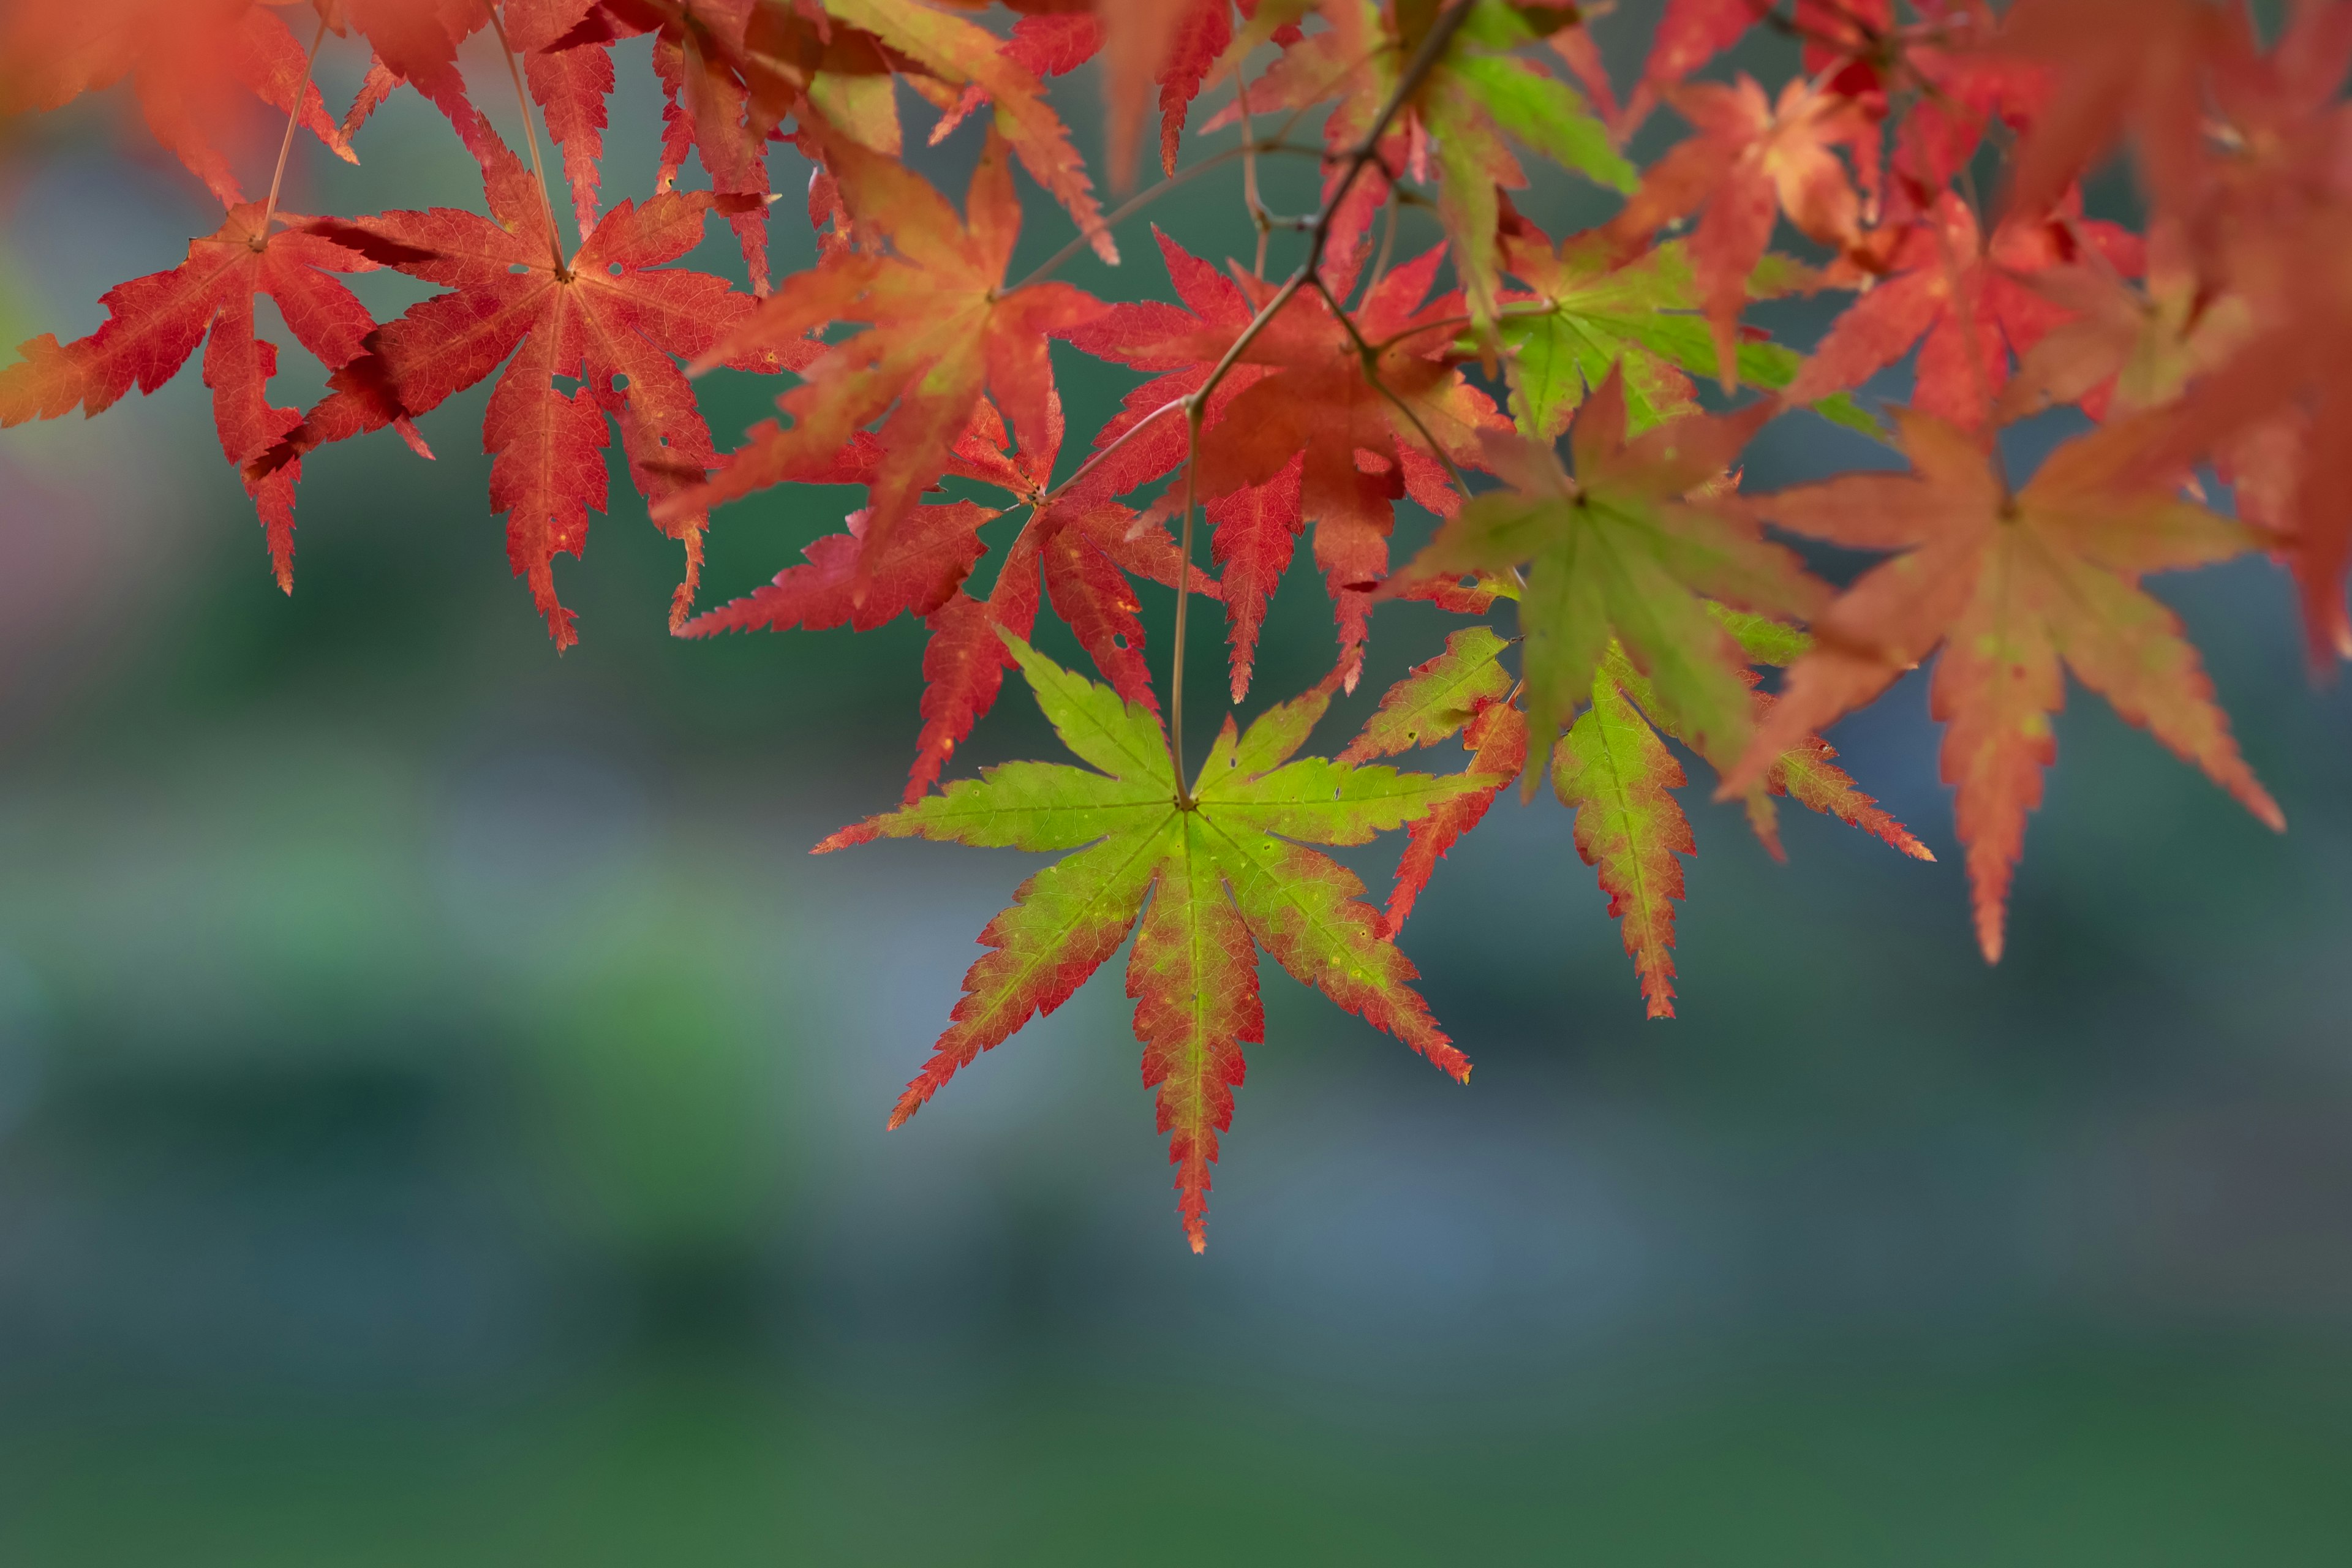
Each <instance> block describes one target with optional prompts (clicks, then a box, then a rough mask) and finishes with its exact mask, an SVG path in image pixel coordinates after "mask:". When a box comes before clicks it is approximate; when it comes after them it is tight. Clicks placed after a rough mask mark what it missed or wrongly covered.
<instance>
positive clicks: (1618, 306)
mask: <svg viewBox="0 0 2352 1568" xmlns="http://www.w3.org/2000/svg"><path fill="white" fill-rule="evenodd" d="M1503 254H1504V258H1505V264H1506V266H1507V268H1508V270H1509V271H1510V272H1511V274H1512V275H1513V276H1514V277H1516V278H1517V279H1520V280H1521V281H1523V282H1525V283H1526V284H1527V285H1528V289H1530V290H1531V291H1532V292H1530V293H1529V294H1528V295H1527V296H1525V297H1521V296H1519V295H1517V294H1512V295H1508V296H1506V299H1507V308H1506V311H1505V314H1504V317H1503V320H1502V323H1501V325H1500V328H1499V331H1500V334H1501V337H1502V342H1503V347H1504V350H1505V351H1506V355H1505V368H1506V370H1507V372H1508V373H1509V376H1510V384H1511V411H1512V413H1513V414H1514V415H1516V416H1517V418H1518V421H1519V426H1520V428H1521V430H1523V431H1524V432H1525V433H1526V434H1528V435H1529V436H1536V437H1542V438H1543V439H1545V440H1555V439H1557V438H1558V437H1559V436H1560V434H1561V433H1562V432H1564V431H1565V430H1566V429H1567V428H1568V422H1569V419H1570V416H1572V415H1573V414H1574V413H1575V412H1576V408H1577V405H1579V404H1580V403H1582V402H1583V401H1584V395H1585V393H1586V391H1587V390H1588V389H1589V388H1591V387H1595V386H1598V385H1600V384H1601V383H1602V382H1604V381H1606V380H1608V379H1609V374H1610V372H1611V371H1612V369H1615V370H1618V371H1620V372H1621V373H1622V374H1623V376H1624V380H1625V410H1626V418H1627V426H1626V428H1627V430H1628V432H1629V433H1631V434H1633V435H1639V434H1641V433H1642V432H1643V431H1644V430H1646V429H1648V428H1649V427H1650V426H1653V425H1655V424H1657V423H1658V422H1659V421H1661V420H1663V419H1668V418H1672V417H1674V416H1677V415H1682V414H1690V413H1696V411H1697V409H1698V406H1699V405H1698V389H1697V388H1696V385H1694V384H1693V380H1692V378H1693V377H1694V376H1704V377H1706V378H1707V379H1710V380H1713V379H1715V378H1716V376H1717V368H1716V361H1715V346H1716V340H1715V334H1714V333H1713V332H1712V331H1709V330H1708V326H1707V323H1706V319H1705V318H1703V317H1702V316H1700V315H1699V314H1698V313H1697V312H1698V306H1699V296H1698V291H1697V279H1696V275H1695V274H1694V273H1693V272H1692V270H1691V264H1690V256H1689V251H1688V247H1686V246H1685V243H1684V242H1682V241H1680V240H1670V241H1668V242H1666V243H1665V244H1664V245H1659V246H1656V247H1652V248H1651V249H1649V250H1646V251H1643V253H1642V254H1641V255H1640V256H1637V257H1635V258H1633V259H1632V260H1630V261H1629V260H1623V259H1622V258H1619V257H1618V256H1616V255H1615V254H1614V253H1613V252H1612V250H1611V249H1610V247H1607V246H1606V245H1604V244H1602V243H1600V237H1598V236H1594V235H1591V234H1586V235H1570V237H1568V238H1567V239H1566V240H1565V241H1563V242H1562V243H1561V245H1560V246H1559V249H1557V250H1554V249H1553V248H1552V246H1551V242H1550V241H1549V238H1547V237H1545V235H1544V234H1543V232H1542V231H1541V230H1539V229H1538V228H1537V227H1536V226H1534V225H1532V224H1530V223H1528V221H1527V220H1526V219H1524V218H1521V217H1519V216H1518V215H1517V214H1516V213H1511V214H1506V216H1505V222H1504V230H1503ZM1768 265H1769V262H1768ZM1741 340H1742V341H1741V342H1740V344H1739V349H1738V358H1739V379H1740V380H1741V381H1742V382H1744V383H1746V384H1748V385H1750V386H1763V387H1785V386H1787V385H1788V384H1789V383H1790V381H1791V380H1793V379H1795V377H1796V375H1797V373H1798V371H1799V369H1800V368H1801V366H1802V365H1803V363H1804V360H1803V358H1802V356H1801V355H1800V354H1798V353H1796V352H1795V351H1794V350H1792V349H1790V348H1787V347H1785V346H1784V345H1782V344H1780V343H1775V342H1765V341H1763V336H1762V333H1761V332H1760V331H1758V330H1757V329H1755V328H1743V329H1741ZM1814 412H1815V413H1817V414H1819V415H1821V416H1822V417H1823V418H1825V419H1832V420H1834V421H1836V422H1837V423H1839V424H1841V425H1845V426H1849V427H1851V428H1854V429H1859V430H1861V431H1862V432H1864V434H1866V435H1869V436H1872V437H1876V436H1877V434H1878V423H1877V421H1876V420H1875V419H1874V418H1872V417H1871V416H1869V415H1867V414H1864V412H1863V411H1862V410H1861V409H1860V408H1859V407H1857V406H1855V405H1854V404H1853V400H1852V399H1850V398H1845V397H1840V396H1836V395H1832V396H1830V397H1828V398H1825V399H1823V400H1822V401H1821V402H1819V403H1817V404H1816V405H1815V406H1814Z"/></svg>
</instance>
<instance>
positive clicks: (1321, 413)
mask: <svg viewBox="0 0 2352 1568" xmlns="http://www.w3.org/2000/svg"><path fill="white" fill-rule="evenodd" d="M1153 232H1154V234H1155V235H1156V236H1157V237H1158V238H1159V241H1160V254H1161V256H1162V257H1163V258H1165V259H1166V261H1167V264H1168V272H1169V277H1170V278H1171V280H1172V281H1173V282H1174V284H1175V287H1176V292H1177V296H1178V298H1179V299H1181V300H1182V301H1183V303H1184V305H1185V306H1187V307H1189V309H1186V310H1179V309H1177V308H1176V307H1174V306H1172V305H1169V304H1166V303H1164V302H1160V301H1150V302H1145V303H1140V304H1129V305H1114V306H1111V307H1109V308H1108V310H1106V311H1105V312H1104V313H1103V314H1102V316H1101V317H1100V318H1099V319H1097V320H1096V321H1090V322H1088V323H1087V324H1086V325H1084V326H1082V327H1079V328H1078V329H1076V330H1075V331H1071V332H1070V334H1069V337H1070V341H1071V342H1073V343H1075V344H1076V346H1077V347H1079V348H1081V349H1083V350H1085V351H1086V352H1087V353H1090V354H1094V355H1096V356H1097V357H1098V358H1102V359H1108V360H1112V361H1115V362H1117V363H1121V364H1126V365H1129V366H1132V367H1134V368H1136V369H1138V370H1144V371H1153V372H1158V373H1160V374H1157V375H1155V376H1154V377H1153V379H1152V380H1150V381H1149V382H1146V383H1145V384H1143V385H1141V386H1139V387H1138V388H1136V389H1135V390H1134V391H1133V392H1131V393H1129V395H1128V396H1127V399H1126V403H1125V406H1124V411H1123V412H1122V413H1121V414H1120V416H1118V417H1117V418H1115V419H1113V420H1112V421H1111V422H1110V423H1109V424H1108V425H1106V426H1104V427H1103V429H1102V432H1101V434H1099V435H1098V436H1097V437H1096V448H1097V451H1107V450H1108V449H1109V448H1110V447H1114V446H1116V447H1118V450H1117V451H1116V452H1114V453H1111V455H1110V456H1109V457H1108V458H1107V459H1106V460H1105V462H1104V463H1103V465H1102V468H1101V469H1100V470H1099V471H1098V474H1097V478H1096V479H1095V480H1094V481H1093V482H1094V483H1096V484H1097V485H1098V486H1099V487H1100V488H1101V489H1103V490H1104V491H1105V492H1106V493H1108V494H1114V495H1116V494H1124V493H1125V492H1126V491H1128V490H1129V489H1135V488H1136V487H1138V486H1139V485H1143V484H1147V483H1149V482H1150V481H1151V480H1153V479H1159V478H1160V477H1161V476H1163V475H1166V474H1169V473H1172V472H1174V471H1175V470H1177V469H1178V468H1181V466H1182V464H1183V463H1184V461H1185V458H1186V457H1187V455H1188V453H1189V452H1190V447H1189V445H1188V442H1187V438H1186V432H1185V426H1184V421H1183V420H1182V419H1181V418H1176V417H1171V416H1170V415H1169V412H1168V411H1169V409H1170V406H1171V405H1173V404H1174V403H1175V402H1176V401H1177V400H1178V399H1181V398H1184V397H1188V396H1190V395H1192V394H1194V393H1196V392H1198V391H1199V390H1200V389H1201V387H1202V386H1203V385H1205V384H1207V381H1208V378H1209V375H1210V374H1211V370H1212V367H1213V366H1215V365H1216V364H1218V363H1221V362H1222V361H1223V358H1224V356H1225V354H1226V353H1227V352H1228V351H1229V350H1230V349H1231V348H1232V347H1233V345H1234V342H1236V341H1237V340H1238V339H1239V338H1240V337H1241V335H1242V334H1243V333H1244V331H1248V330H1249V327H1250V323H1251V322H1252V321H1254V320H1255V317H1256V316H1257V313H1258V311H1259V310H1261V309H1263V308H1264V307H1265V305H1266V304H1267V302H1268V301H1270V300H1272V299H1273V297H1274V294H1275V289H1274V287H1273V286H1272V285H1270V284H1267V283H1265V282H1263V281H1261V280H1259V279H1255V278H1253V277H1250V276H1249V275H1248V274H1246V273H1244V272H1243V271H1242V270H1241V269H1240V268H1234V273H1233V276H1232V277H1231V278H1227V277H1223V276H1221V275H1220V274H1219V273H1218V272H1217V271H1216V269H1215V268H1213V267H1211V266H1209V265H1208V264H1207V263H1206V262H1204V261H1202V260H1201V259H1200V258H1197V257H1195V256H1192V255H1191V254H1190V253H1188V252H1186V251H1185V250H1184V249H1183V248H1182V247H1180V246H1178V245H1177V244H1176V243H1175V241H1173V240H1171V239H1170V238H1169V237H1167V236H1166V235H1164V234H1160V233H1159V231H1158V230H1156V229H1155V230H1154V231H1153ZM1443 260H1444V251H1443V250H1442V249H1437V250H1432V251H1430V252H1429V253H1427V254H1426V255H1424V256H1422V257H1421V258H1418V259H1416V260H1413V261H1411V262H1407V263H1405V264H1404V265H1402V266H1401V267H1398V268H1395V269H1394V270H1393V271H1391V272H1390V273H1389V274H1388V275H1387V276H1386V277H1384V278H1382V279H1380V281H1379V282H1378V283H1376V284H1375V285H1374V286H1373V287H1372V288H1371V289H1370V291H1368V292H1367V294H1366V295H1365V297H1364V300H1363V302H1362V303H1361V304H1360V305H1359V306H1358V307H1357V308H1356V310H1355V311H1354V312H1353V319H1354V321H1355V327H1356V331H1357V332H1358V333H1360V334H1361V336H1362V337H1363V338H1364V339H1365V340H1366V341H1367V342H1370V343H1371V344H1373V345H1374V346H1375V347H1377V348H1378V351H1379V352H1378V353H1377V354H1376V356H1375V358H1374V360H1373V364H1372V367H1371V369H1370V373H1369V374H1368V371H1367V367H1366V364H1365V362H1364V359H1363V357H1362V355H1360V353H1358V350H1357V347H1356V339H1355V338H1354V337H1351V336H1350V335H1349V331H1348V328H1347V326H1346V324H1345V323H1343V322H1342V321H1339V318H1338V317H1337V316H1335V315H1334V314H1333V313H1332V310H1331V308H1330V306H1329V304H1328V302H1327V301H1326V300H1324V298H1323V297H1322V296H1321V295H1320V294H1319V293H1317V292H1315V291H1312V290H1300V291H1298V292H1297V293H1296V294H1294V295H1293V296H1292V297H1291V300H1290V302H1289V303H1288V304H1286V306H1284V308H1283V309H1282V310H1281V311H1280V313H1278V314H1277V315H1276V316H1275V317H1274V318H1273V320H1272V321H1269V322H1268V323H1267V324H1266V325H1265V329H1264V330H1263V331H1259V332H1258V333H1257V335H1256V336H1255V337H1254V338H1253V339H1251V341H1250V343H1249V345H1248V347H1247V348H1246V349H1245V350H1244V352H1243V353H1242V356H1241V358H1240V359H1239V360H1238V361H1237V362H1236V363H1234V366H1233V367H1232V371H1231V373H1230V374H1227V375H1226V376H1225V378H1224V379H1223V381H1222V382H1221V383H1219V384H1218V386H1217V388H1216V390H1215V392H1214V393H1213V394H1212V395H1211V396H1210V398H1209V400H1208V403H1207V404H1206V405H1205V406H1204V408H1203V415H1202V417H1203V421H1204V423H1203V426H1202V437H1201V445H1200V451H1199V454H1198V459H1199V466H1198V470H1197V473H1196V476H1195V489H1197V491H1198V493H1199V496H1200V498H1201V499H1202V500H1204V501H1206V502H1207V503H1208V518H1209V521H1210V524H1211V526H1212V529H1213V544H1212V548H1213V552H1214V554H1213V559H1215V560H1216V561H1217V562H1218V563H1219V564H1220V565H1221V566H1222V567H1223V570H1224V572H1225V574H1226V581H1227V590H1228V591H1227V593H1226V596H1225V603H1226V610H1227V615H1228V617H1229V620H1230V624H1231V634H1232V641H1233V648H1234V678H1233V688H1234V693H1235V695H1236V697H1238V695H1239V694H1240V693H1241V692H1243V691H1244V690H1245V689H1247V686H1248V681H1249V669H1250V662H1251V658H1252V650H1253V648H1254V647H1255V643H1256V637H1257V628H1258V626H1259V625H1260V623H1261V622H1262V620H1263V618H1264V615H1265V596H1266V595H1267V594H1268V593H1270V592H1271V591H1272V589H1273V586H1274V584H1275V582H1276V579H1277V578H1278V577H1279V576H1280V574H1281V573H1282V570H1283V568H1284V567H1285V566H1286V565H1287V564H1288V563H1289V561H1290V545H1291V541H1292V539H1293V538H1294V537H1295V536H1296V535H1297V533H1298V532H1299V531H1301V530H1302V529H1303V527H1304V526H1305V524H1306V523H1307V522H1310V521H1311V522H1313V523H1314V524H1315V558H1316V563H1317V565H1318V566H1319V567H1320V568H1321V569H1322V571H1323V574H1324V577H1325V581H1326V583H1327V584H1328V586H1329V588H1330V591H1331V596H1332V602H1333V605H1334V609H1335V613H1336V614H1337V616H1338V617H1339V627H1340V643H1341V648H1342V656H1343V663H1344V665H1345V668H1346V677H1347V679H1348V680H1349V683H1350V684H1352V683H1353V679H1354V674H1355V670H1356V668H1357V667H1358V665H1359V663H1360V657H1361V655H1360V648H1361V645H1362V643H1363V638H1364V618H1365V616H1367V615H1368V614H1369V613H1370V601H1369V599H1368V597H1367V596H1366V595H1367V592H1368V590H1369V589H1370V586H1371V584H1373V583H1374V582H1376V581H1377V580H1378V579H1380V578H1381V577H1382V576H1384V575H1386V574H1387V571H1388V536H1389V534H1390V532H1391V530H1392V529H1393V528H1394V526H1395V502H1396V500H1398V499H1400V498H1401V497H1402V496H1405V495H1411V496H1412V498H1413V499H1414V500H1417V501H1419V502H1420V503H1421V504H1422V505H1423V506H1425V507H1427V508H1429V509H1430V510H1433V511H1435V512H1439V513H1441V514H1443V513H1446V512H1450V511H1452V510H1454V508H1455V507H1456V506H1458V505H1459V498H1457V497H1455V496H1454V493H1453V491H1452V489H1451V488H1450V486H1449V482H1448V478H1447V475H1446V471H1445V468H1444V462H1443V460H1442V459H1441V456H1440V453H1442V454H1443V457H1444V458H1450V459H1451V460H1453V461H1454V462H1455V463H1474V462H1476V461H1478V460H1480V457H1481V451H1482V448H1481V447H1480V446H1479V444H1478V433H1479V432H1480V431H1482V430H1497V429H1501V428H1503V427H1504V424H1505V422H1504V420H1503V419H1502V417H1501V416H1500V415H1499V414H1498V413H1497V412H1496V408H1495V405H1494V404H1493V402H1492V400H1491V399H1489V398H1488V397H1487V396H1486V394H1485V393H1483V392H1481V391H1479V390H1478V389H1477V388H1476V387H1475V386H1473V385H1471V384H1470V383H1469V382H1468V381H1467V380H1466V379H1465V377H1464V376H1463V374H1462V373H1461V371H1460V370H1459V369H1458V368H1457V367H1456V366H1455V365H1454V364H1453V363H1451V361H1450V359H1449V358H1448V356H1447V353H1446V351H1447V349H1448V347H1449V345H1448V343H1447V342H1446V341H1445V339H1444V337H1443V336H1441V335H1438V334H1436V333H1434V332H1433V331H1429V330H1427V329H1430V328H1433V327H1434V326H1437V325H1441V324H1444V325H1450V324H1453V323H1458V321H1460V319H1461V317H1460V310H1459V305H1458V300H1457V297H1455V296H1452V295H1447V296H1441V297H1439V298H1438V299H1435V300H1427V299H1426V296H1427V294H1428V291H1429V289H1430V287H1431V286H1432V284H1433V282H1434V281H1435V279H1436V276H1437V268H1438V267H1439V265H1440V264H1441V263H1442V261H1443ZM1373 375H1377V376H1378V378H1379V379H1378V383H1377V384H1375V382H1374V381H1373V380H1372V376H1373ZM1383 387H1384V388H1385V389H1386V391H1385V393H1383V392H1382V390H1381V388H1383ZM1146 421H1150V427H1149V428H1139V426H1144V425H1145V423H1146ZM1424 432H1425V433H1426V435H1425V436H1424ZM1430 440H1433V441H1434V442H1435V443H1436V444H1437V446H1436V448H1435V449H1433V448H1432V447H1430V446H1429V445H1428V444H1427V442H1428V441H1430Z"/></svg>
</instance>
